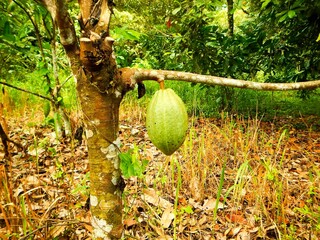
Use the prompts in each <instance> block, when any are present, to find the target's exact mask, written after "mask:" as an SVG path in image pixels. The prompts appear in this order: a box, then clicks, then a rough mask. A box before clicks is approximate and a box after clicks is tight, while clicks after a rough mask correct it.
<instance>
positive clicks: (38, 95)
mask: <svg viewBox="0 0 320 240" xmlns="http://www.w3.org/2000/svg"><path fill="white" fill-rule="evenodd" d="M0 84H3V85H6V86H8V87H11V88H14V89H17V90H19V91H22V92H26V93H30V94H32V95H35V96H37V97H39V98H43V99H46V100H48V101H50V102H52V103H54V100H52V99H51V98H49V97H46V96H43V95H41V94H39V93H35V92H31V91H29V90H25V89H23V88H19V87H16V86H13V85H11V84H9V83H6V82H3V81H0Z"/></svg>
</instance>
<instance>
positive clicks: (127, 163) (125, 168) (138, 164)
mask: <svg viewBox="0 0 320 240" xmlns="http://www.w3.org/2000/svg"><path fill="white" fill-rule="evenodd" d="M119 158H120V170H121V172H122V175H123V177H124V178H129V177H133V176H136V177H139V178H141V177H143V172H144V171H145V169H146V166H147V165H148V163H149V161H148V160H145V159H143V160H140V155H139V148H138V147H136V146H134V148H133V149H130V150H129V151H128V152H125V153H120V154H119Z"/></svg>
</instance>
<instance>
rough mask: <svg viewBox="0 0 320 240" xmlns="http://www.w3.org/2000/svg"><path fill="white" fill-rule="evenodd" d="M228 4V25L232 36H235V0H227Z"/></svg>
mask: <svg viewBox="0 0 320 240" xmlns="http://www.w3.org/2000/svg"><path fill="white" fill-rule="evenodd" d="M227 5H228V25H229V31H228V34H229V36H230V37H233V31H234V19H233V15H234V12H233V11H234V10H233V0H227Z"/></svg>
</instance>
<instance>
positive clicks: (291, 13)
mask: <svg viewBox="0 0 320 240" xmlns="http://www.w3.org/2000/svg"><path fill="white" fill-rule="evenodd" d="M295 16H296V11H294V10H289V11H288V17H289V18H294V17H295Z"/></svg>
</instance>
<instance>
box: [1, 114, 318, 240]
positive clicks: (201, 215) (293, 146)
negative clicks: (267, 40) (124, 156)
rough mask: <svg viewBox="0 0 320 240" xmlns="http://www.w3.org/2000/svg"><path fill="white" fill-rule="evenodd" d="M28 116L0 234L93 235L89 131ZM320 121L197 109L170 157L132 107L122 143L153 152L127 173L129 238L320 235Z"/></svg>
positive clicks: (18, 136)
mask: <svg viewBox="0 0 320 240" xmlns="http://www.w3.org/2000/svg"><path fill="white" fill-rule="evenodd" d="M127 116H130V118H128V117H127ZM23 122H24V123H26V122H28V119H15V120H11V121H10V124H9V125H10V126H11V128H12V129H13V130H12V131H11V132H10V137H11V138H12V139H13V140H15V141H18V142H20V143H21V144H22V145H23V146H24V149H26V151H24V152H23V151H21V150H19V149H16V148H15V147H14V146H11V153H12V161H11V162H10V163H9V164H8V165H9V166H7V168H8V169H9V171H7V172H6V170H5V169H6V167H5V165H4V162H2V164H1V165H0V167H1V168H0V177H1V186H0V191H1V193H0V238H1V239H6V236H8V234H10V233H12V234H13V233H17V234H18V236H19V237H18V239H29V238H32V239H54V238H56V239H91V231H92V227H91V224H90V211H89V205H88V196H89V188H90V177H89V163H88V159H87V151H86V144H85V141H83V142H82V143H77V142H73V141H71V140H70V139H69V140H67V139H62V141H61V142H58V141H56V139H55V137H54V130H53V129H52V128H50V127H43V126H41V125H40V124H39V125H36V126H32V127H28V126H26V125H22V123H23ZM301 122H305V123H306V124H305V125H304V126H302V127H301ZM319 123H320V119H319V117H315V116H310V117H308V118H304V119H299V118H297V119H291V118H283V117H282V118H274V119H273V120H272V121H269V122H263V121H259V120H257V119H251V120H250V119H249V120H244V119H242V118H236V117H232V116H222V118H220V119H204V118H195V119H193V121H192V125H190V131H189V135H188V137H187V139H186V141H185V143H184V145H183V146H182V147H181V148H180V149H179V150H178V151H177V152H176V153H175V154H173V155H172V156H170V157H167V156H164V155H163V154H162V153H160V152H159V151H158V150H157V149H156V148H155V147H154V146H153V145H152V143H151V142H150V141H149V139H148V134H147V132H146V129H145V125H144V117H143V116H141V115H139V116H135V115H134V114H131V115H126V116H122V120H121V125H120V138H121V141H122V143H123V146H122V151H123V152H126V151H128V150H130V149H133V148H134V146H137V147H138V148H139V154H140V159H141V160H147V161H149V164H148V165H147V167H146V169H145V172H144V175H143V177H139V178H138V177H129V178H127V179H126V180H125V181H126V188H125V190H124V205H123V209H124V226H125V239H205V240H206V239H237V240H238V239H287V238H288V239H289V238H290V237H291V239H311V240H313V239H319V238H320V185H319V183H320V181H319V180H320V179H319V178H320V131H319V129H320V128H319V126H320V124H319ZM297 126H299V127H297ZM1 154H3V153H2V152H1ZM224 164H225V165H224ZM223 168H225V169H224V175H223V174H222V171H223ZM222 177H223V179H222V188H221V189H219V183H220V182H221V178H222ZM179 184H181V185H179ZM219 191H220V192H219ZM218 193H219V194H218Z"/></svg>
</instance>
